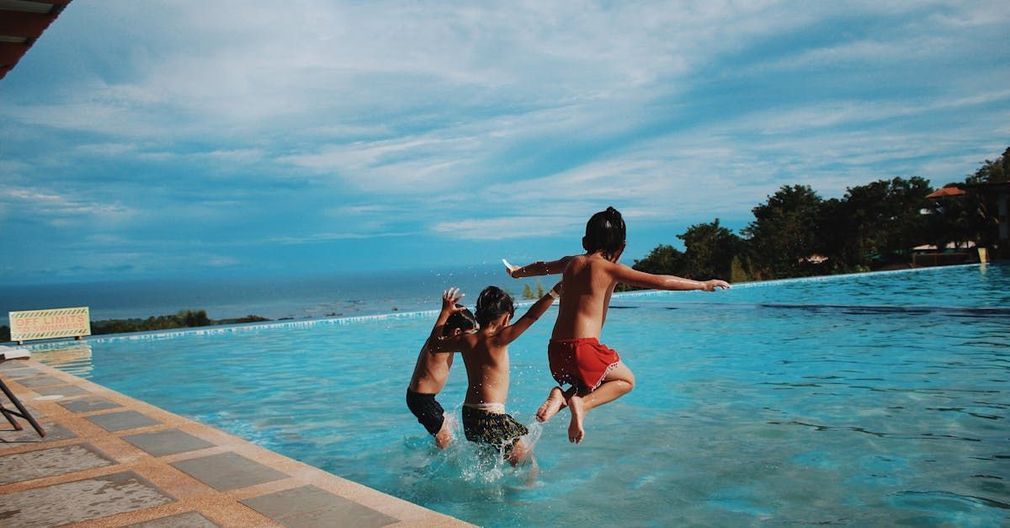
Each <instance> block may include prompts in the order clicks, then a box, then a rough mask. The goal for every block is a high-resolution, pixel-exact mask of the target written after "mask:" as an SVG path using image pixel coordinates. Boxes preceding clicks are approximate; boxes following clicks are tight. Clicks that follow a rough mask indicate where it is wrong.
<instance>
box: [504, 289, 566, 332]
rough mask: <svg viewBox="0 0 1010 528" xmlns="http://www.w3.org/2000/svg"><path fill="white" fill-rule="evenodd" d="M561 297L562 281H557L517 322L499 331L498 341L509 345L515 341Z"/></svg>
mask: <svg viewBox="0 0 1010 528" xmlns="http://www.w3.org/2000/svg"><path fill="white" fill-rule="evenodd" d="M560 298H561V283H560V282H559V283H557V284H555V285H554V287H553V288H551V291H549V292H547V293H546V294H545V295H544V296H543V297H541V298H540V300H539V301H537V302H535V303H533V306H530V309H529V310H526V313H524V314H523V316H522V317H520V318H519V319H517V320H516V322H514V323H512V324H510V325H508V326H506V327H505V328H504V329H502V331H501V332H499V333H498V341H499V343H501V344H502V345H507V344H509V343H511V342H512V341H515V340H516V339H518V338H519V336H521V335H522V333H523V332H525V331H526V330H527V329H528V328H529V327H531V326H533V323H535V322H537V319H540V316H541V315H543V314H544V312H546V311H547V309H548V308H550V307H551V304H552V303H554V301H555V300H556V299H560Z"/></svg>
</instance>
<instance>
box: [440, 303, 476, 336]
mask: <svg viewBox="0 0 1010 528" xmlns="http://www.w3.org/2000/svg"><path fill="white" fill-rule="evenodd" d="M456 307H457V308H462V305H459V304H457V305H456ZM457 328H459V329H460V330H462V331H464V332H470V331H472V330H476V329H477V319H475V318H474V316H473V313H471V312H470V310H467V309H466V308H463V310H461V311H459V312H455V313H453V314H452V315H450V316H449V318H448V319H446V321H445V326H443V327H442V335H444V336H447V335H449V334H452V332H453V330H455V329H457Z"/></svg>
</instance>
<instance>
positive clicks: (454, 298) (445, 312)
mask: <svg viewBox="0 0 1010 528" xmlns="http://www.w3.org/2000/svg"><path fill="white" fill-rule="evenodd" d="M462 298H463V292H461V291H459V288H449V289H448V290H445V291H444V292H442V310H441V311H439V312H438V318H437V319H435V326H433V327H432V328H431V334H429V335H428V339H427V340H426V341H425V346H429V348H430V345H431V344H432V343H434V342H435V341H436V340H438V338H439V337H441V336H442V328H443V327H445V322H446V321H448V320H449V316H450V315H452V314H454V313H456V312H458V311H460V310H462V309H463V308H462V305H457V303H458V302H459V300H460V299H462Z"/></svg>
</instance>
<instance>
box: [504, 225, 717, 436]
mask: <svg viewBox="0 0 1010 528" xmlns="http://www.w3.org/2000/svg"><path fill="white" fill-rule="evenodd" d="M625 235H626V229H625V225H624V219H623V218H622V217H621V213H619V212H618V211H617V210H616V209H614V208H613V207H608V208H607V210H606V211H600V212H598V213H596V214H594V215H593V216H592V218H590V219H589V222H588V223H587V224H586V236H584V237H583V238H582V247H583V248H585V250H586V253H585V254H584V255H576V256H570V257H563V258H561V259H558V260H555V261H553V262H534V263H532V264H529V265H526V266H521V267H518V266H512V265H510V264H508V262H507V261H506V262H505V265H506V268H507V271H508V272H509V275H511V276H512V277H516V278H518V277H531V276H534V275H553V274H557V273H562V274H563V275H562V279H561V284H562V286H563V287H564V296H563V297H562V299H561V303H560V304H559V306H558V319H557V321H556V322H555V323H554V332H553V333H552V334H551V341H550V343H549V344H548V345H547V357H548V361H549V362H550V368H551V375H553V376H554V379H555V380H556V381H557V382H558V383H559V384H560V385H565V384H571V387H570V388H569V389H568V390H567V391H562V389H561V387H554V388H553V389H551V391H550V394H548V396H547V401H545V402H544V404H543V405H541V406H540V409H539V410H537V420H539V421H542V422H546V421H547V420H550V419H551V417H552V416H554V415H555V414H557V412H558V411H559V410H560V409H561V407H564V406H566V405H567V406H568V408H569V411H570V412H571V414H572V419H571V422H570V423H569V425H568V440H569V441H570V442H574V443H576V444H577V443H580V442H582V440H583V439H584V438H585V430H584V429H583V420H584V418H585V414H586V413H587V412H588V411H589V410H590V409H592V408H594V407H598V406H600V405H603V404H605V403H608V402H611V401H614V400H616V399H617V398H620V397H621V396H623V395H625V394H627V393H628V392H631V389H633V388H634V387H635V375H634V374H633V373H632V372H631V369H629V368H628V366H627V365H625V364H624V363H623V362H622V361H621V358H620V356H618V355H617V352H616V351H614V350H612V349H610V348H608V347H607V346H605V345H603V344H601V343H600V341H599V337H600V332H601V331H602V330H603V323H604V322H605V321H606V320H607V309H608V308H609V306H610V297H611V295H613V293H614V287H615V286H617V283H619V282H623V283H625V284H630V285H632V286H639V287H642V288H653V289H658V290H705V291H714V290H715V289H717V288H723V289H725V288H729V283H727V282H726V281H722V280H718V279H711V280H707V281H704V282H700V281H695V280H690V279H683V278H680V277H675V276H673V275H653V274H651V273H645V272H642V271H638V270H635V269H632V268H630V267H628V266H625V265H623V264H621V263H620V262H618V260H619V259H620V258H621V253H622V252H623V251H624V247H625Z"/></svg>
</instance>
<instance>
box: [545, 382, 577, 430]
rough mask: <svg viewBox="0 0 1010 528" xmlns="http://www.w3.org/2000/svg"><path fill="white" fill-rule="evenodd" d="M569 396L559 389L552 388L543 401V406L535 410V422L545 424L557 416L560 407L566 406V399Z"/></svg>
mask: <svg viewBox="0 0 1010 528" xmlns="http://www.w3.org/2000/svg"><path fill="white" fill-rule="evenodd" d="M569 396H571V395H570V394H565V393H564V392H562V391H561V387H554V388H553V389H551V392H550V393H548V394H547V399H546V400H545V401H544V403H543V405H541V406H540V408H539V409H537V421H538V422H546V421H547V420H550V419H551V418H553V417H554V415H555V414H558V411H560V410H561V408H562V407H564V406H566V405H568V403H567V401H566V400H567V399H568V397H569Z"/></svg>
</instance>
